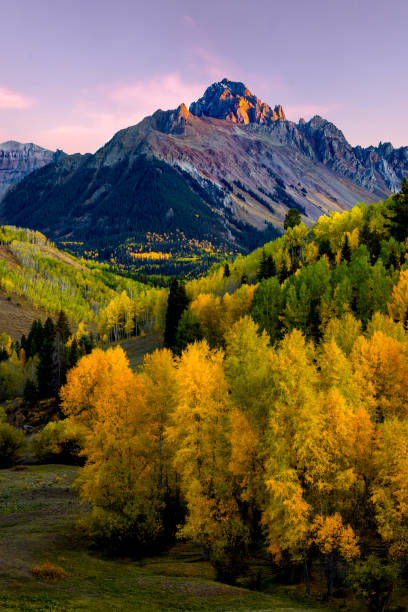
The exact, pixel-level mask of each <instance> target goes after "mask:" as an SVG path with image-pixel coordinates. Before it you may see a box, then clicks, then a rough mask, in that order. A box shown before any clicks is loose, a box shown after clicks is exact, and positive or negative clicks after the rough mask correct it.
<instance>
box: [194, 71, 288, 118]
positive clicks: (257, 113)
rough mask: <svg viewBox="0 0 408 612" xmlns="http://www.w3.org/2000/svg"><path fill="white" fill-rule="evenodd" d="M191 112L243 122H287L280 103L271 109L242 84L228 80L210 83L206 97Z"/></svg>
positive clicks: (195, 103)
mask: <svg viewBox="0 0 408 612" xmlns="http://www.w3.org/2000/svg"><path fill="white" fill-rule="evenodd" d="M190 113H191V114H193V115H195V116H196V117H214V119H225V120H227V121H231V122H232V123H239V124H243V125H248V123H262V124H266V125H270V124H272V123H274V122H275V121H279V120H280V121H286V117H285V113H284V112H283V108H282V106H281V105H280V104H279V105H278V106H275V108H274V109H272V108H271V107H270V106H268V105H267V104H266V103H265V102H262V101H261V100H260V99H259V98H257V97H256V96H254V95H253V94H252V93H251V92H250V91H249V89H248V88H247V87H246V86H245V85H244V84H243V83H236V82H233V81H229V80H228V79H223V80H222V81H220V82H219V83H213V84H212V85H210V87H208V88H207V90H206V91H205V93H204V95H203V97H202V98H200V99H199V100H197V102H193V103H192V104H191V106H190Z"/></svg>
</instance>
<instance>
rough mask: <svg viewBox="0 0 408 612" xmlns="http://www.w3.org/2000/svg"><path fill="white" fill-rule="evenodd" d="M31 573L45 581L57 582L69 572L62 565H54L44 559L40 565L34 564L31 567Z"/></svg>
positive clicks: (66, 576)
mask: <svg viewBox="0 0 408 612" xmlns="http://www.w3.org/2000/svg"><path fill="white" fill-rule="evenodd" d="M31 573H32V575H33V576H35V578H39V579H40V580H45V581H46V582H53V583H55V582H59V581H60V580H63V579H64V578H68V576H69V574H68V572H66V571H65V570H64V569H63V568H62V567H59V566H58V565H54V564H53V563H50V562H49V561H46V562H45V563H43V564H42V565H35V566H34V567H33V568H31Z"/></svg>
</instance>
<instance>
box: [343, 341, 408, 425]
mask: <svg viewBox="0 0 408 612" xmlns="http://www.w3.org/2000/svg"><path fill="white" fill-rule="evenodd" d="M351 360H352V363H353V368H354V372H355V378H356V380H357V382H358V384H359V386H360V387H361V389H362V392H363V393H364V395H365V400H366V405H367V407H370V410H371V415H372V418H373V419H374V420H376V421H378V422H382V421H383V420H384V419H385V418H387V417H390V416H398V417H400V418H406V416H407V415H408V360H407V355H406V346H405V344H403V343H401V342H397V341H396V340H394V339H393V338H390V337H389V336H386V335H384V334H383V333H382V332H381V331H376V332H374V334H373V335H372V336H371V337H370V338H368V339H366V338H364V337H363V336H360V337H359V338H358V340H357V342H356V343H355V345H354V348H353V351H352V354H351Z"/></svg>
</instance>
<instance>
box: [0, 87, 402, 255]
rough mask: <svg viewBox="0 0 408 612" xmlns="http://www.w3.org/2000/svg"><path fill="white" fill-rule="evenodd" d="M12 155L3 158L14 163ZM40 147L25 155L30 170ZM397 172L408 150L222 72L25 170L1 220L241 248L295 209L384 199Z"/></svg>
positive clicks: (310, 216) (98, 235) (70, 231)
mask: <svg viewBox="0 0 408 612" xmlns="http://www.w3.org/2000/svg"><path fill="white" fill-rule="evenodd" d="M180 102H181V100H180ZM14 144H16V143H14ZM18 146H22V147H24V146H29V147H30V146H31V147H34V145H18ZM11 148H12V147H11ZM13 155H14V157H13ZM13 155H11V156H10V155H9V157H7V159H6V160H5V159H4V156H3V167H6V166H7V167H10V168H11V169H13V167H14V169H18V165H19V164H18V160H19V157H18V155H17V153H15V154H13ZM47 155H48V156H51V157H52V155H54V154H53V153H51V152H46V153H44V154H43V156H41V155H40V156H39V158H36V156H35V155H32V156H31V157H30V156H29V155H28V153H27V162H26V165H27V171H29V170H31V169H33V168H34V167H35V166H34V163H42V164H44V163H46V159H49V157H47ZM56 155H57V154H56ZM21 158H22V160H23V159H25V158H24V155H23V154H21ZM13 160H14V161H13ZM30 164H31V165H30ZM21 165H23V164H22V161H21ZM404 175H408V147H401V148H399V149H394V148H393V147H392V145H391V144H389V143H387V144H380V145H379V146H377V147H368V148H362V147H353V146H352V145H351V144H350V143H348V142H347V140H346V138H345V136H344V135H343V133H342V131H341V130H339V129H338V128H337V127H336V126H335V125H334V124H333V123H331V122H330V121H327V120H326V119H324V118H322V117H319V116H315V117H313V118H312V119H310V121H307V122H306V121H304V120H300V121H299V122H298V123H295V122H293V121H289V120H287V119H286V118H285V114H284V112H283V110H282V107H281V106H275V107H274V108H272V107H270V106H268V105H267V104H265V103H263V102H262V101H261V100H259V99H258V98H257V97H256V96H254V95H253V94H252V93H251V92H250V91H249V89H248V88H247V87H246V86H245V85H244V84H243V83H238V82H237V83H236V82H232V81H229V80H228V79H223V80H222V81H220V82H218V83H214V84H213V85H211V86H210V87H208V88H207V90H206V91H205V93H204V94H203V96H202V97H201V98H200V99H199V100H197V101H196V102H194V103H193V104H191V106H190V109H189V110H188V109H187V107H186V106H185V104H180V105H179V106H178V107H177V108H176V109H173V110H167V111H163V110H158V111H156V112H155V113H153V115H151V116H150V117H145V118H144V119H143V120H142V121H141V122H140V123H138V124H137V125H134V126H130V127H128V128H125V129H123V130H120V131H119V132H117V134H115V135H114V136H113V138H112V139H111V140H110V141H109V142H107V143H106V144H105V145H104V146H103V147H101V148H100V149H99V150H98V151H96V153H95V154H92V155H91V154H87V155H79V154H77V155H63V154H60V156H59V157H58V159H57V160H56V161H53V162H52V163H48V164H47V165H46V166H45V167H43V168H41V169H39V170H36V171H34V172H32V173H31V174H29V175H28V176H26V177H25V178H24V179H23V180H22V181H21V182H20V183H19V184H17V185H15V186H14V187H13V188H12V189H9V190H8V192H7V194H5V196H4V197H3V198H2V200H1V203H0V223H10V224H13V225H20V226H27V227H33V228H35V229H39V230H40V231H42V232H43V233H45V234H47V235H48V236H49V237H50V238H53V239H54V238H55V239H61V237H64V239H66V237H68V236H69V239H70V240H84V241H87V243H89V241H90V240H93V239H94V238H95V240H96V239H98V240H102V241H105V242H106V241H108V240H109V241H113V240H120V241H122V242H123V241H124V240H126V239H127V238H128V237H129V236H132V237H133V236H135V235H137V236H139V237H140V239H142V238H143V237H144V235H145V234H146V232H156V233H158V234H164V233H165V234H166V235H167V234H170V233H171V232H177V231H182V232H183V234H184V235H186V236H188V238H192V239H197V238H198V239H200V240H210V241H211V242H212V243H215V241H218V242H217V244H219V245H222V248H224V247H225V246H227V248H229V247H233V248H239V249H242V250H244V249H250V248H253V247H254V246H256V244H258V243H262V241H263V242H265V241H266V240H267V238H266V236H267V234H266V232H270V231H272V230H273V231H275V230H276V231H280V230H281V229H282V227H283V221H284V219H285V216H286V214H287V212H288V210H289V209H290V208H296V209H297V210H298V211H299V212H300V213H301V215H302V220H304V221H305V223H307V224H309V225H311V224H312V223H313V222H314V221H316V219H318V218H319V217H320V216H321V215H322V214H330V213H331V212H335V211H338V212H341V211H343V210H347V209H350V208H351V207H352V206H354V205H355V204H356V203H357V202H362V201H364V202H366V203H369V202H373V201H378V200H382V199H385V198H387V197H388V196H389V195H390V193H392V192H395V191H398V189H399V187H400V184H401V180H402V177H403V176H404ZM16 179H17V176H16ZM272 226H273V227H272ZM271 228H272V229H271ZM257 241H258V242H257ZM98 248H99V247H98ZM220 248H221V246H220Z"/></svg>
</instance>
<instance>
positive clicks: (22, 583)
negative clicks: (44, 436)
mask: <svg viewBox="0 0 408 612" xmlns="http://www.w3.org/2000/svg"><path fill="white" fill-rule="evenodd" d="M76 473H77V468H74V467H71V466H61V465H46V466H30V467H28V468H26V469H18V470H13V469H11V470H1V471H0V610H1V611H2V612H3V611H8V610H22V611H27V612H29V611H32V610H36V611H41V612H48V611H49V612H51V611H53V612H54V611H58V612H62V611H64V612H65V611H67V612H73V611H82V610H92V611H94V610H95V611H101V612H102V611H109V612H116V611H122V610H123V611H131V610H132V611H148V612H155V611H157V610H201V611H205V610H208V611H210V610H211V611H218V612H221V611H235V610H237V611H243V610H246V611H254V612H255V611H259V612H261V611H262V612H267V611H268V612H272V611H282V612H283V611H285V612H290V611H291V610H293V611H295V610H296V611H300V610H327V609H328V608H324V607H323V606H318V605H317V604H308V603H307V602H305V601H304V600H302V598H301V596H299V595H296V593H294V594H293V595H291V594H290V593H285V592H284V591H282V590H280V591H279V592H277V593H276V594H274V593H271V594H269V593H268V594H267V593H259V592H258V593H257V592H255V591H249V590H246V589H240V588H235V587H231V586H228V585H224V584H221V583H218V582H215V581H214V577H213V571H212V568H211V566H210V565H209V564H208V563H206V562H204V561H201V560H200V556H199V554H198V551H197V550H196V549H195V548H194V547H193V546H191V545H186V544H178V545H176V546H175V547H174V548H173V549H172V550H171V551H169V552H168V553H166V554H163V555H161V556H156V557H153V558H149V559H143V560H142V561H132V560H131V559H119V560H118V559H116V560H115V559H110V558H104V557H102V556H101V555H99V554H97V553H95V552H92V551H91V550H90V549H89V548H88V547H87V544H86V542H84V541H83V539H81V537H80V535H79V533H78V532H77V531H76V528H75V522H76V519H77V517H78V515H79V514H80V512H82V511H83V510H82V509H81V507H80V504H79V500H78V496H77V494H76V492H75V489H73V488H72V483H73V481H74V479H75V477H76ZM47 561H48V562H52V563H53V564H55V565H57V566H59V567H62V568H63V569H64V570H65V571H66V572H67V573H68V574H69V576H68V577H66V578H65V579H63V580H61V581H59V582H57V583H55V584H53V583H47V582H45V581H43V580H40V579H38V578H35V577H34V576H33V575H32V574H31V572H30V570H31V568H32V567H33V566H35V565H38V564H42V563H43V562H47ZM332 609H333V608H332Z"/></svg>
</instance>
